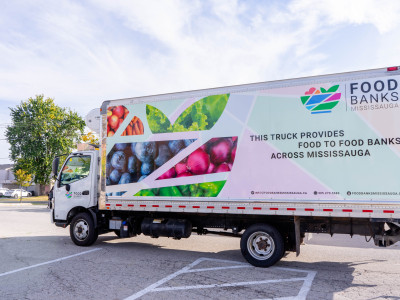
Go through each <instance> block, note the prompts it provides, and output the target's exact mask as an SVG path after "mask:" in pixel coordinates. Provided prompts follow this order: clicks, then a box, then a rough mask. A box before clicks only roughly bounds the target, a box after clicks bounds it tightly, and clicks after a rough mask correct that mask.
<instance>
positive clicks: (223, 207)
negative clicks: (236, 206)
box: [221, 206, 229, 209]
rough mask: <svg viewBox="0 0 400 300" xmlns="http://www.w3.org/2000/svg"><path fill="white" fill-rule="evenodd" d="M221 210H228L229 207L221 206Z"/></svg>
mask: <svg viewBox="0 0 400 300" xmlns="http://www.w3.org/2000/svg"><path fill="white" fill-rule="evenodd" d="M221 208H222V209H229V206H222V207H221Z"/></svg>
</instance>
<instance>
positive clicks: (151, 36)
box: [0, 0, 400, 157]
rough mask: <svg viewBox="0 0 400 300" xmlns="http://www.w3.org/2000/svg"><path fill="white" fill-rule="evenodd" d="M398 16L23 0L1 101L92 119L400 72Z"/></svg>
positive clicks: (6, 24) (370, 1)
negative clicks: (126, 100) (282, 85)
mask: <svg viewBox="0 0 400 300" xmlns="http://www.w3.org/2000/svg"><path fill="white" fill-rule="evenodd" d="M399 15H400V1H396V0H393V1H389V0H382V1H374V0H353V1H346V0H327V1H317V0H294V1H290V2H282V1H268V2H261V1H239V0H236V1H221V0H210V1H200V0H197V1H183V0H171V1H154V0H152V1H122V0H114V1H108V0H101V1H90V2H72V1H66V0H64V1H57V2H53V1H45V0H42V1H35V3H30V2H24V1H22V2H17V1H15V2H14V1H13V2H10V3H9V4H8V5H7V6H5V8H4V9H3V10H2V11H0V25H1V26H0V57H1V58H2V59H1V60H0V101H1V99H7V100H9V101H14V103H15V104H17V103H19V101H20V100H23V99H27V98H28V97H30V96H34V95H35V94H41V93H44V94H45V96H49V97H54V98H55V99H56V103H57V104H59V105H61V106H69V107H71V108H73V109H74V110H77V111H78V112H79V113H81V114H82V116H84V115H85V114H86V113H87V112H88V111H89V110H90V109H91V108H94V107H96V106H97V107H98V106H100V104H101V102H102V101H103V100H107V99H116V98H122V97H133V96H141V95H146V94H147V95H148V94H158V93H165V92H174V91H183V90H189V89H199V88H207V87H216V86H224V85H233V84H240V83H249V82H258V81H265V80H273V79H282V78H290V77H299V76H305V75H316V74H321V73H332V72H341V71H351V70H356V69H368V68H375V67H381V66H388V65H393V64H398V63H399V62H398V58H397V57H398V53H399V50H400V42H399V41H398V38H397V35H398V31H399V28H400V24H399V22H400V21H399V18H398V16H399ZM350 32H356V33H357V34H355V35H352V34H350ZM361 45H363V47H364V45H366V46H365V47H364V48H362V49H360V47H361ZM360 51H362V53H360ZM396 60H397V61H396ZM0 109H2V110H3V111H4V110H5V109H6V108H5V107H3V106H2V105H1V102H0ZM3 148H4V147H3ZM0 149H1V145H0ZM3 156H4V154H3V155H2V154H1V153H0V157H3Z"/></svg>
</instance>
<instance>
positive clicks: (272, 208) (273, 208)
mask: <svg viewBox="0 0 400 300" xmlns="http://www.w3.org/2000/svg"><path fill="white" fill-rule="evenodd" d="M278 209H279V208H277V207H270V208H269V210H278Z"/></svg>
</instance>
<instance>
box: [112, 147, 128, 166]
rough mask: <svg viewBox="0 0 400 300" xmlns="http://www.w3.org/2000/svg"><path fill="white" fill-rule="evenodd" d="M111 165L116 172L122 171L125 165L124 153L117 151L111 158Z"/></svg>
mask: <svg viewBox="0 0 400 300" xmlns="http://www.w3.org/2000/svg"><path fill="white" fill-rule="evenodd" d="M111 165H112V166H113V167H114V168H115V169H117V170H123V169H124V168H125V165H126V157H125V154H124V152H122V151H117V152H115V153H114V154H113V156H112V157H111Z"/></svg>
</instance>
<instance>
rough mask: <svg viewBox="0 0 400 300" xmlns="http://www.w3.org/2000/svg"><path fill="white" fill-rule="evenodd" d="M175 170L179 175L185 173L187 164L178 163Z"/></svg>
mask: <svg viewBox="0 0 400 300" xmlns="http://www.w3.org/2000/svg"><path fill="white" fill-rule="evenodd" d="M175 171H176V174H177V175H179V174H182V173H185V172H186V171H187V167H186V164H185V163H183V162H180V163H177V164H176V166H175Z"/></svg>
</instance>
